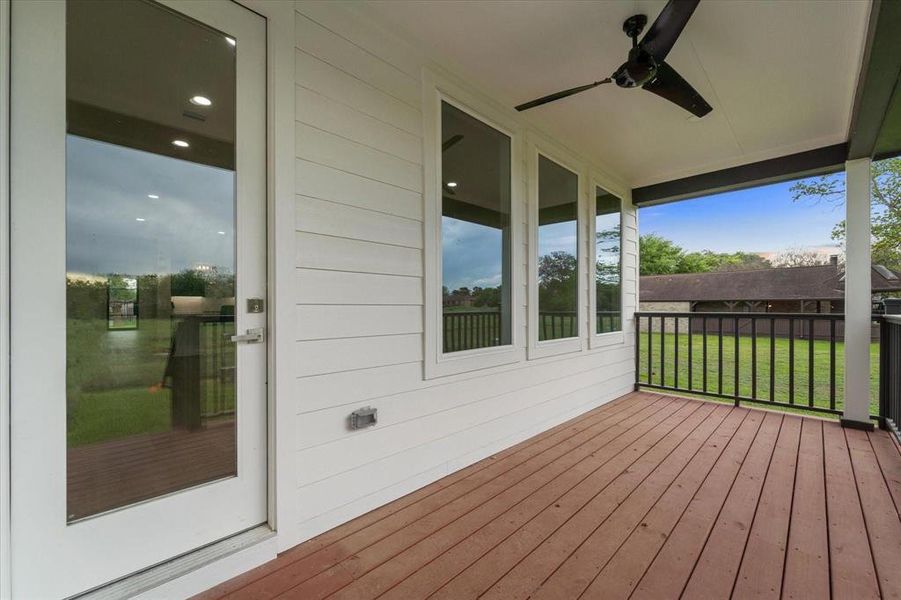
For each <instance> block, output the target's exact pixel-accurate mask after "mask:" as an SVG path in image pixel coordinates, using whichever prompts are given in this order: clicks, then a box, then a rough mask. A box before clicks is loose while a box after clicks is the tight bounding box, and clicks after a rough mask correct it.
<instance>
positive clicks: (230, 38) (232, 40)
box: [225, 36, 238, 46]
mask: <svg viewBox="0 0 901 600" xmlns="http://www.w3.org/2000/svg"><path fill="white" fill-rule="evenodd" d="M225 41H226V42H228V43H229V44H231V45H232V46H237V45H238V42H236V41H235V38H233V37H228V36H225Z"/></svg>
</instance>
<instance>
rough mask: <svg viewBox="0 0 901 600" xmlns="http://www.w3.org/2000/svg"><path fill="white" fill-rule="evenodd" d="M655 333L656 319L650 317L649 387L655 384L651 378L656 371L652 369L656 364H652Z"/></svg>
mask: <svg viewBox="0 0 901 600" xmlns="http://www.w3.org/2000/svg"><path fill="white" fill-rule="evenodd" d="M653 331H654V317H648V384H649V385H650V384H652V383H654V382H653V381H652V377H651V375H652V373H653V371H654V369H653V368H652V366H653V364H654V363H653V362H651V361H652V357H653V354H654V351H653V349H652V346H653V345H654V344H653V342H652V340H653V337H652V333H653Z"/></svg>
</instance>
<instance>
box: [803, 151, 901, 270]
mask: <svg viewBox="0 0 901 600" xmlns="http://www.w3.org/2000/svg"><path fill="white" fill-rule="evenodd" d="M870 175H871V181H872V206H871V213H872V251H873V262H874V263H876V264H881V265H885V266H886V267H888V268H890V269H894V270H896V271H898V270H901V157H899V158H889V159H886V160H880V161H874V162H873V164H872V166H871V171H870ZM791 192H792V198H793V199H794V200H795V201H796V202H798V201H801V200H813V201H815V202H831V203H840V202H843V201H844V199H845V183H844V178H841V177H838V176H835V175H823V176H821V177H816V178H813V179H804V180H801V181H798V182H796V183H795V184H794V185H792V187H791ZM832 239H834V240H838V241H840V242H841V243H842V245H844V243H845V221H844V220H842V221H841V222H839V223H838V224H837V225H836V226H835V228H834V229H833V230H832Z"/></svg>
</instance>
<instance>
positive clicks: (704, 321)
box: [701, 317, 707, 392]
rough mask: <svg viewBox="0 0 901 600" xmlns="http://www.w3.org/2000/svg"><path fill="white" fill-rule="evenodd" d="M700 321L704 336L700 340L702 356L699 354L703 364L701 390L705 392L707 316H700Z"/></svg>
mask: <svg viewBox="0 0 901 600" xmlns="http://www.w3.org/2000/svg"><path fill="white" fill-rule="evenodd" d="M701 321H702V331H701V334H702V335H703V336H704V337H703V342H702V343H703V346H702V349H703V353H702V356H701V358H702V359H703V366H704V386H703V390H704V391H705V392H706V391H707V317H702V319H701Z"/></svg>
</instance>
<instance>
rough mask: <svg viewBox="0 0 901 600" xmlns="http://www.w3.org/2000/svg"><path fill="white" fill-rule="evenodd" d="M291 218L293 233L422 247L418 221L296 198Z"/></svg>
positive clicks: (305, 198)
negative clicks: (293, 220)
mask: <svg viewBox="0 0 901 600" xmlns="http://www.w3.org/2000/svg"><path fill="white" fill-rule="evenodd" d="M294 219H295V229H296V230H297V231H304V232H307V233H319V234H323V235H331V236H336V237H343V238H351V239H355V240H361V241H366V242H378V243H381V244H392V245H395V246H406V247H407V248H417V249H419V248H422V222H420V221H414V220H413V219H405V218H403V217H396V216H394V215H388V214H385V213H379V212H373V211H371V210H366V209H363V208H357V207H355V206H348V205H346V204H336V203H334V202H329V201H327V200H317V199H315V198H308V197H306V196H298V197H297V198H296V200H295V210H294Z"/></svg>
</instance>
